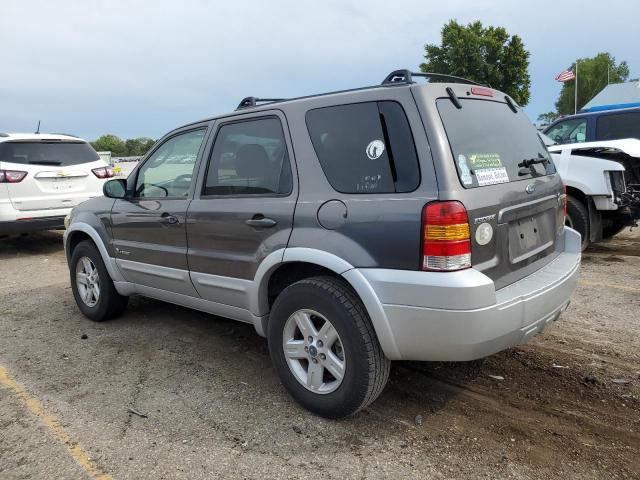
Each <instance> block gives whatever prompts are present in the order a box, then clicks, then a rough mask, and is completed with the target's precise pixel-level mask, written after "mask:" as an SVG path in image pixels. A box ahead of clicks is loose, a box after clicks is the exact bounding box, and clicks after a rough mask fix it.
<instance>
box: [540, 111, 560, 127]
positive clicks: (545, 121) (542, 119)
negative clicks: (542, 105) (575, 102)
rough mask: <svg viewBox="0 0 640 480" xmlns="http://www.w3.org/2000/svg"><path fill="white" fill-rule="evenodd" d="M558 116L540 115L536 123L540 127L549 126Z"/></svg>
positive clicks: (553, 113) (552, 113)
mask: <svg viewBox="0 0 640 480" xmlns="http://www.w3.org/2000/svg"><path fill="white" fill-rule="evenodd" d="M559 116H560V114H559V113H557V112H547V113H541V114H540V115H538V122H540V123H541V124H542V125H549V124H550V123H551V122H553V121H554V120H555V119H556V118H558V117H559Z"/></svg>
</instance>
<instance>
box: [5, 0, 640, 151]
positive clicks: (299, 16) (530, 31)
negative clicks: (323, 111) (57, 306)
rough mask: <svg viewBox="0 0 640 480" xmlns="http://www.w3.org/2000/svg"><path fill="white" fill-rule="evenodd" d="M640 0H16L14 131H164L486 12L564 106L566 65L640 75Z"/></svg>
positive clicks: (317, 83) (432, 37)
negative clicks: (604, 57) (560, 77)
mask: <svg viewBox="0 0 640 480" xmlns="http://www.w3.org/2000/svg"><path fill="white" fill-rule="evenodd" d="M639 17H640V2H636V1H633V0H629V1H621V0H608V1H607V2H602V1H595V0H582V1H576V0H564V1H560V0H557V1H546V0H537V1H530V0H518V1H515V0H475V1H462V0H447V1H439V2H433V1H431V2H425V1H424V0H423V1H396V2H389V1H372V2H364V1H361V2H355V1H346V0H345V1H334V0H325V1H322V2H319V1H305V0H297V1H296V0H291V1H289V0H287V1H280V0H272V1H270V2H266V1H264V2H260V1H257V0H256V1H243V0H236V1H234V2H211V1H205V0H180V1H175V0H172V1H166V0H154V1H153V2H152V1H148V2H142V1H135V0H130V1H126V2H125V1H118V0H111V1H107V0H77V1H76V0H66V1H64V0H61V1H59V2H51V1H35V0H2V2H1V3H0V45H1V46H2V50H1V53H0V131H9V132H16V131H33V130H34V129H35V126H36V124H37V121H38V120H41V121H42V130H43V131H49V132H69V133H75V134H78V135H80V136H82V137H85V138H87V139H89V140H93V139H95V138H96V137H97V136H99V135H100V134H103V133H114V134H116V135H119V136H121V137H125V138H129V137H138V136H150V137H153V138H157V137H159V136H161V135H162V134H163V133H165V132H166V131H168V130H170V129H172V128H174V127H176V126H178V125H180V124H183V123H187V122H189V121H192V120H197V119H200V118H204V117H208V116H212V115H215V114H219V113H224V112H227V111H229V110H232V109H234V108H235V107H236V105H237V104H238V102H239V101H240V99H241V98H242V97H245V96H249V95H255V96H275V97H281V96H285V97H291V96H299V95H306V94H312V93H317V92H323V91H329V90H336V89H343V88H351V87H358V86H363V85H370V84H375V83H378V82H380V81H381V80H382V78H384V76H385V75H386V74H387V73H388V72H390V71H391V70H394V69H396V68H412V69H416V70H417V68H418V67H417V66H418V64H419V63H420V62H421V61H422V60H423V58H422V55H423V52H424V50H423V45H424V44H425V43H434V42H435V43H439V40H440V29H441V28H442V25H443V24H444V23H446V22H447V21H448V20H450V19H456V20H458V21H459V22H461V23H468V22H471V21H474V20H481V21H482V22H483V23H485V24H488V25H500V26H504V27H506V28H507V30H508V31H509V33H511V34H518V35H520V36H521V37H522V39H523V41H524V43H525V45H526V47H527V49H528V50H529V51H530V52H531V59H530V60H531V64H530V74H531V80H532V98H531V101H530V103H529V105H528V106H527V107H526V111H527V113H528V114H529V116H530V118H531V119H532V120H535V119H536V117H537V115H538V114H539V113H542V112H547V111H549V110H551V109H552V108H553V103H554V102H555V100H556V99H557V96H558V92H559V91H560V84H559V83H557V82H555V81H554V79H553V77H554V75H555V74H556V73H558V72H559V71H561V70H563V69H565V68H566V67H567V66H569V65H570V64H571V63H572V62H573V61H574V59H575V58H577V57H585V56H593V55H595V54H596V53H598V52H601V51H609V52H611V53H612V54H613V55H614V56H615V57H616V58H617V59H618V60H627V62H628V63H629V65H630V68H631V77H632V78H637V77H640V49H638V39H639V38H638V33H637V28H638V26H637V21H638V18H639Z"/></svg>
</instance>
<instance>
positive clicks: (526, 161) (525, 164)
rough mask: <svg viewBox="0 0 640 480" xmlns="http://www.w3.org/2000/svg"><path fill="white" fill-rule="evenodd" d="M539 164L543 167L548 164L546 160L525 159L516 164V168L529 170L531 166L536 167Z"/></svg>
mask: <svg viewBox="0 0 640 480" xmlns="http://www.w3.org/2000/svg"><path fill="white" fill-rule="evenodd" d="M539 163H541V164H543V165H547V164H548V163H549V159H548V158H525V159H524V160H522V161H521V162H520V163H519V164H518V166H519V167H521V168H530V167H532V166H533V165H536V164H539Z"/></svg>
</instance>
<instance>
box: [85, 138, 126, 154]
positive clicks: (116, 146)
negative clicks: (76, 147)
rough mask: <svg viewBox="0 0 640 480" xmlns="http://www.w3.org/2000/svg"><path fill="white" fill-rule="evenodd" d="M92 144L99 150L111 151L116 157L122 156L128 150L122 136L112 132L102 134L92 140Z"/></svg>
mask: <svg viewBox="0 0 640 480" xmlns="http://www.w3.org/2000/svg"><path fill="white" fill-rule="evenodd" d="M91 146H93V148H95V149H96V151H98V152H111V155H112V156H114V157H122V156H124V155H125V154H126V152H127V147H126V145H125V143H124V142H123V141H122V140H121V139H120V137H118V136H116V135H112V134H107V135H102V136H101V137H99V138H98V139H97V140H96V141H94V142H91Z"/></svg>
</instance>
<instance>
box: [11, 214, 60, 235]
mask: <svg viewBox="0 0 640 480" xmlns="http://www.w3.org/2000/svg"><path fill="white" fill-rule="evenodd" d="M63 229H64V215H63V216H55V217H41V218H31V219H25V220H16V221H13V222H0V236H2V235H15V234H19V233H31V232H37V231H41V230H63Z"/></svg>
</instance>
